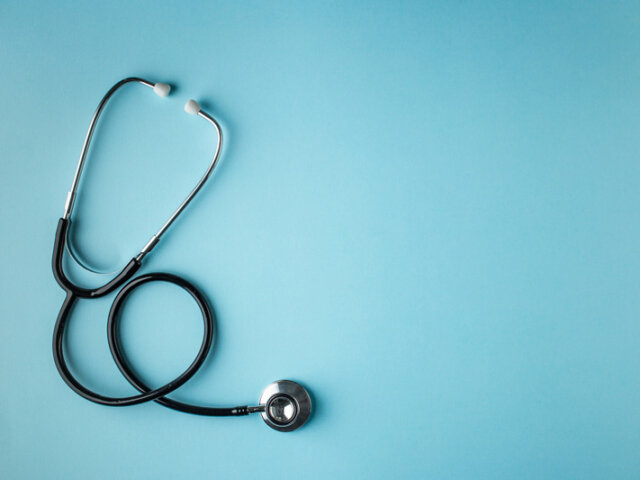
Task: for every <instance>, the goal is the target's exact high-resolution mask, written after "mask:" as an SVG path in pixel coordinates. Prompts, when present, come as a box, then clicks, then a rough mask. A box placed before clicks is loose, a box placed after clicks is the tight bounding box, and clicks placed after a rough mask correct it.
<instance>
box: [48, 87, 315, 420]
mask: <svg viewBox="0 0 640 480" xmlns="http://www.w3.org/2000/svg"><path fill="white" fill-rule="evenodd" d="M130 83H138V84H141V85H144V86H147V87H149V88H151V89H153V91H154V92H155V93H156V94H157V95H159V96H160V97H166V96H167V95H168V94H169V92H170V90H171V87H170V86H169V85H168V84H166V83H153V82H149V81H147V80H144V79H142V78H137V77H130V78H125V79H124V80H121V81H119V82H118V83H116V84H115V85H114V86H113V87H111V89H110V90H109V91H108V92H107V93H106V95H105V96H104V97H103V98H102V100H101V101H100V104H99V105H98V108H97V109H96V111H95V113H94V114H93V117H92V119H91V123H90V125H89V130H88V131H87V135H86V137H85V139H84V144H83V146H82V153H81V154H80V160H79V161H78V165H77V167H76V171H75V174H74V177H73V183H72V186H71V190H70V191H69V193H68V194H67V199H66V203H65V207H64V215H63V216H62V218H61V219H60V220H59V221H58V229H57V231H56V237H55V243H54V247H53V259H52V268H53V275H54V277H55V279H56V281H57V282H58V284H60V286H61V287H62V288H63V289H64V290H65V291H66V293H67V296H66V298H65V300H64V302H63V304H62V307H61V308H60V313H59V314H58V319H57V321H56V324H55V328H54V331H53V358H54V361H55V364H56V367H57V369H58V372H59V373H60V376H61V377H62V379H63V380H64V381H65V382H66V384H67V385H68V386H69V387H71V389H72V390H73V391H74V392H76V393H77V394H78V395H80V396H82V397H84V398H86V399H87V400H90V401H92V402H95V403H98V404H101V405H109V406H114V407H124V406H127V405H137V404H140V403H144V402H149V401H155V402H156V403H159V404H160V405H162V406H165V407H168V408H171V409H174V410H178V411H180V412H186V413H193V414H196V415H206V416H214V417H224V416H238V415H248V414H250V413H258V412H259V413H260V414H261V416H262V418H263V420H264V421H265V423H266V424H267V425H269V426H270V427H271V428H274V429H275V430H279V431H282V432H288V431H291V430H295V429H297V428H299V427H301V426H302V425H303V424H304V423H305V422H306V421H307V419H308V418H309V415H310V414H311V398H310V397H309V393H308V392H307V391H306V390H305V389H304V387H302V386H301V385H300V384H298V383H296V382H292V381H290V380H279V381H277V382H273V383H272V384H270V385H268V386H267V388H265V389H264V391H263V392H262V395H261V396H260V400H259V402H258V405H257V406H251V407H250V406H238V407H230V408H219V407H204V406H198V405H190V404H186V403H182V402H178V401H176V400H172V399H170V398H167V395H168V394H170V393H171V392H173V391H174V390H176V389H178V388H179V387H180V386H182V385H184V383H185V382H187V381H188V380H189V379H190V378H191V377H193V375H194V374H195V373H196V372H197V371H198V369H199V368H200V367H201V366H202V364H203V363H204V361H205V359H206V357H207V354H208V353H209V351H210V350H211V346H212V342H213V333H214V322H213V318H212V313H211V308H210V307H209V304H208V302H207V301H206V299H205V297H204V296H203V295H202V293H201V292H200V291H199V290H198V289H197V288H196V287H194V286H193V285H192V284H191V283H189V282H188V281H186V280H185V279H183V278H181V277H179V276H177V275H173V274H170V273H146V274H143V275H140V276H138V277H135V278H133V279H132V277H133V276H134V275H135V273H136V272H137V271H138V270H139V269H140V267H141V265H142V261H143V259H144V258H145V257H146V256H147V255H148V254H149V253H150V252H151V251H152V250H153V248H154V247H155V246H156V245H157V244H158V241H159V240H160V238H161V237H162V235H163V234H164V233H165V232H166V231H167V229H168V228H169V227H170V226H171V224H172V223H173V222H174V221H175V220H176V218H177V217H178V216H179V215H180V214H181V213H182V212H183V211H184V209H185V208H186V207H187V205H188V204H189V202H191V200H193V198H194V197H195V195H196V194H197V193H198V192H199V191H200V189H201V188H202V186H203V185H204V183H205V182H206V181H207V179H208V178H209V177H210V176H211V173H212V172H213V170H214V168H215V167H216V164H217V163H218V159H219V158H220V151H221V149H222V130H221V128H220V125H219V124H218V122H217V121H216V120H215V119H214V118H213V117H212V116H211V115H209V114H208V113H206V112H205V111H203V110H202V109H201V108H200V105H198V103H197V102H196V101H194V100H189V101H188V102H187V103H186V105H185V111H186V112H187V113H190V114H192V115H197V116H199V117H201V118H204V119H205V120H206V121H208V122H209V123H210V124H211V125H213V127H214V128H215V130H216V137H217V141H216V150H215V154H214V156H213V160H212V161H211V163H210V164H209V167H208V168H207V171H206V172H205V174H204V175H203V176H202V178H201V179H200V180H199V181H198V183H197V184H196V186H195V187H194V188H193V190H192V191H191V193H189V195H188V196H187V198H186V199H185V200H184V201H183V202H182V203H181V204H180V206H179V207H178V208H177V209H176V211H175V212H173V214H172V215H171V216H170V217H169V219H168V220H167V221H166V222H165V224H164V225H163V226H162V227H161V228H160V230H158V232H157V233H156V234H155V235H153V236H152V237H151V239H150V240H149V242H147V244H146V245H145V246H144V247H143V248H142V250H141V251H140V253H139V254H138V255H136V256H135V257H134V258H132V259H131V260H130V261H129V263H127V264H126V265H125V267H124V268H123V269H122V270H121V271H120V272H119V273H117V274H116V275H115V277H114V278H113V279H111V280H110V281H109V282H107V283H106V284H104V285H103V286H101V287H98V288H82V287H79V286H77V285H75V284H74V283H72V282H71V281H70V280H69V279H68V278H67V276H66V274H65V272H64V269H63V257H64V251H65V246H66V247H67V250H69V251H70V252H71V253H72V255H71V256H72V258H76V255H73V250H72V249H70V248H69V245H68V234H69V226H70V224H71V212H72V210H73V206H74V203H75V200H76V195H77V192H78V184H79V182H80V175H81V173H82V169H83V166H84V163H85V160H86V157H87V151H88V149H89V144H90V142H91V138H92V136H93V133H94V130H95V127H96V123H97V121H98V118H99V117H100V114H101V113H102V111H103V109H104V107H105V105H106V104H107V102H108V101H109V99H110V98H111V97H112V96H113V94H114V93H115V92H116V91H117V90H118V89H119V88H121V87H123V86H124V85H127V84H130ZM81 265H82V263H81ZM157 281H160V282H168V283H171V284H174V285H177V286H178V287H180V288H182V289H184V290H185V291H186V292H188V293H189V294H190V295H191V297H192V298H193V300H194V301H195V302H196V304H197V305H198V307H199V308H200V312H201V313H202V319H203V321H204V337H203V339H202V344H201V346H200V350H199V351H198V354H197V355H196V358H195V360H193V362H192V363H191V365H189V367H188V368H187V369H186V370H185V371H184V372H183V373H182V374H181V375H180V376H178V377H177V378H176V379H174V380H172V381H170V382H169V383H167V384H166V385H163V386H161V387H158V388H154V389H152V388H150V387H149V386H147V385H146V384H145V383H144V382H143V381H142V380H141V379H140V377H139V376H138V375H137V374H136V373H135V372H134V370H133V369H132V367H131V365H130V364H129V363H128V361H127V358H126V355H125V352H124V350H123V348H122V345H121V343H120V339H119V317H120V313H121V311H122V308H123V305H124V304H125V300H126V299H127V297H128V296H129V295H130V294H131V293H132V292H133V291H134V290H135V289H136V288H138V287H140V286H142V285H144V284H146V283H149V282H157ZM120 287H122V288H121V290H120V291H119V292H118V294H117V295H116V297H115V299H114V301H113V304H112V305H111V309H110V311H109V319H108V323H107V336H108V340H109V349H110V350H111V355H112V356H113V359H114V361H115V363H116V365H117V366H118V369H119V370H120V372H121V373H122V375H124V377H125V378H126V379H127V380H128V381H129V383H130V384H131V385H133V386H134V387H135V388H136V389H137V390H138V391H139V392H140V393H139V394H137V395H132V396H129V397H108V396H104V395H101V394H99V393H96V392H93V391H91V390H89V389H88V388H87V387H85V386H84V385H82V384H81V383H80V382H79V381H78V380H77V379H76V378H75V377H74V376H73V375H72V374H71V372H70V371H69V368H68V366H67V363H66V361H65V357H64V349H63V340H64V332H65V328H66V326H67V323H68V319H69V315H70V313H71V310H72V309H73V306H74V304H75V302H76V300H78V299H79V298H99V297H103V296H105V295H107V294H109V293H111V292H113V291H114V290H116V289H118V288H120Z"/></svg>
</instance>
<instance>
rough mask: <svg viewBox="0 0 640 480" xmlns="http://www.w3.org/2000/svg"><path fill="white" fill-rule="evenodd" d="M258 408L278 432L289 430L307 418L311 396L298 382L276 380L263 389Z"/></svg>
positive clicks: (301, 423) (298, 425)
mask: <svg viewBox="0 0 640 480" xmlns="http://www.w3.org/2000/svg"><path fill="white" fill-rule="evenodd" d="M259 408H260V414H261V415H262V419H263V420H264V422H265V423H266V424H267V425H269V426H270V427H271V428H273V429H275V430H278V431H280V432H290V431H292V430H296V429H297V428H300V427H301V426H302V425H304V424H305V422H306V421H307V420H308V419H309V415H311V397H310V396H309V393H308V392H307V391H306V390H305V389H304V387H303V386H302V385H300V384H299V383H296V382H292V381H291V380H278V381H277V382H273V383H272V384H270V385H269V386H267V388H265V389H264V391H263V392H262V395H261V396H260V407H259Z"/></svg>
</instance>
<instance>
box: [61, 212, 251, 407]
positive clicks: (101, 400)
mask: <svg viewBox="0 0 640 480" xmlns="http://www.w3.org/2000/svg"><path fill="white" fill-rule="evenodd" d="M68 226H69V224H68V220H65V219H60V222H58V230H57V232H56V241H55V245H54V250H53V261H52V266H53V273H54V276H55V278H56V280H57V281H58V283H59V284H60V286H62V288H63V289H64V290H65V291H66V292H67V296H66V298H65V299H64V302H63V303H62V306H61V308H60V312H59V313H58V318H57V320H56V324H55V327H54V330H53V359H54V362H55V365H56V368H57V369H58V372H59V373H60V376H61V377H62V379H63V380H64V381H65V383H66V384H67V385H68V386H69V387H70V388H71V389H72V390H73V391H74V392H76V393H77V394H78V395H80V396H81V397H83V398H85V399H87V400H90V401H92V402H95V403H98V404H100V405H108V406H114V407H123V406H128V405H137V404H140V403H144V402H149V401H151V400H154V401H155V402H157V403H159V404H160V405H163V406H165V407H167V408H171V409H174V410H178V411H181V412H186V413H193V414H197V415H207V416H218V417H219V416H236V415H247V414H248V413H249V412H248V409H247V406H239V407H232V408H218V407H203V406H198V405H190V404H186V403H182V402H178V401H175V400H172V399H169V398H166V397H165V396H166V395H167V394H169V393H171V392H173V391H174V390H176V389H178V388H180V387H181V386H182V385H184V384H185V383H186V382H187V381H188V380H189V379H190V378H191V377H193V375H195V373H196V372H197V371H198V369H199V368H200V367H201V366H202V365H203V363H204V361H205V360H206V358H207V355H208V354H209V351H210V350H211V345H212V343H213V331H214V322H213V316H212V313H211V309H210V308H209V305H208V303H207V301H206V299H205V298H204V296H203V295H202V293H201V292H200V291H199V290H198V289H197V288H196V287H194V286H193V285H192V284H191V283H189V282H187V281H186V280H185V279H183V278H181V277H178V276H176V275H172V274H169V273H148V274H146V275H141V276H139V277H137V278H134V279H133V280H131V281H130V282H129V283H127V284H126V285H125V286H124V287H123V288H122V290H121V291H120V292H119V293H118V295H117V296H116V298H115V300H114V302H113V304H112V306H111V310H110V312H109V321H108V328H107V332H108V333H107V335H108V339H109V348H110V350H111V355H112V356H113V359H114V361H115V362H116V365H117V366H118V368H119V369H120V372H122V374H123V375H124V377H125V378H126V379H127V380H128V381H129V383H131V384H132V385H133V386H134V387H135V388H136V389H137V390H138V391H139V392H140V394H138V395H132V396H129V397H107V396H105V395H101V394H99V393H96V392H93V391H92V390H89V389H88V388H87V387H85V386H84V385H82V384H81V383H80V382H79V381H78V380H77V379H76V378H75V377H74V376H73V374H72V373H71V371H70V370H69V367H68V366H67V363H66V360H65V357H64V333H65V329H66V327H67V325H68V321H69V316H70V314H71V311H72V310H73V305H74V304H75V302H76V300H77V299H78V298H96V297H99V296H103V295H106V294H107V293H109V292H110V291H113V290H115V289H116V288H118V287H119V286H120V285H122V284H123V283H124V282H125V281H127V280H128V279H129V278H130V277H131V276H132V275H133V274H134V273H135V271H136V270H137V269H138V268H139V267H140V262H138V261H137V260H135V259H133V260H132V262H135V263H132V262H130V263H129V264H128V265H127V266H126V267H125V268H124V269H123V271H122V272H121V273H120V274H119V275H117V276H116V277H115V278H114V279H113V280H112V281H110V282H109V283H107V284H105V285H104V286H102V287H100V288H98V289H94V290H91V289H83V288H80V287H77V286H75V285H73V284H72V283H71V282H70V281H69V280H68V279H67V277H66V275H65V274H64V270H63V269H62V255H63V252H64V242H65V241H66V232H67V230H68ZM152 281H163V282H169V283H172V284H174V285H177V286H179V287H181V288H183V289H184V290H186V291H187V292H188V293H189V294H190V295H191V297H192V298H193V299H194V300H195V301H196V303H197V304H198V307H199V308H200V312H201V313H202V319H203V322H204V335H203V339H202V344H201V346H200V350H199V351H198V354H197V355H196V358H195V359H194V360H193V362H192V363H191V365H189V367H187V369H186V370H185V371H184V372H183V373H182V374H181V375H180V376H178V377H177V378H176V379H174V380H172V381H171V382H169V383H167V384H166V385H163V386H161V387H158V388H155V389H151V388H150V387H148V386H147V385H145V384H144V382H142V380H140V378H139V377H138V376H137V375H136V374H135V373H134V371H133V369H132V368H131V366H130V365H129V364H128V362H127V360H126V356H125V354H124V351H123V349H122V347H121V346H120V341H119V335H118V333H119V330H118V326H119V314H120V312H121V310H122V306H123V305H124V301H125V299H126V298H127V296H128V295H129V294H131V292H133V291H134V290H135V289H136V288H138V287H139V286H141V285H144V284H145V283H148V282H152Z"/></svg>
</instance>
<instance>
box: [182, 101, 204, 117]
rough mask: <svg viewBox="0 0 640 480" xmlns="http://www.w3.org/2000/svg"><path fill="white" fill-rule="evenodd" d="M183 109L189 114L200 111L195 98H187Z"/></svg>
mask: <svg viewBox="0 0 640 480" xmlns="http://www.w3.org/2000/svg"><path fill="white" fill-rule="evenodd" d="M184 111H185V112H187V113H188V114H189V115H197V114H198V112H199V111H200V105H199V104H198V102H196V101H195V100H189V101H188V102H187V103H185V104H184Z"/></svg>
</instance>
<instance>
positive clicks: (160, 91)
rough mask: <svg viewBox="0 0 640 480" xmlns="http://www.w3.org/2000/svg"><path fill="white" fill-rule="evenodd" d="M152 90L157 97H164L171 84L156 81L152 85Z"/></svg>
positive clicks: (167, 93)
mask: <svg viewBox="0 0 640 480" xmlns="http://www.w3.org/2000/svg"><path fill="white" fill-rule="evenodd" d="M153 91H154V92H156V95H158V96H159V97H166V96H167V95H169V92H170V91H171V85H169V84H167V83H160V82H158V83H156V84H155V85H154V86H153Z"/></svg>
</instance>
